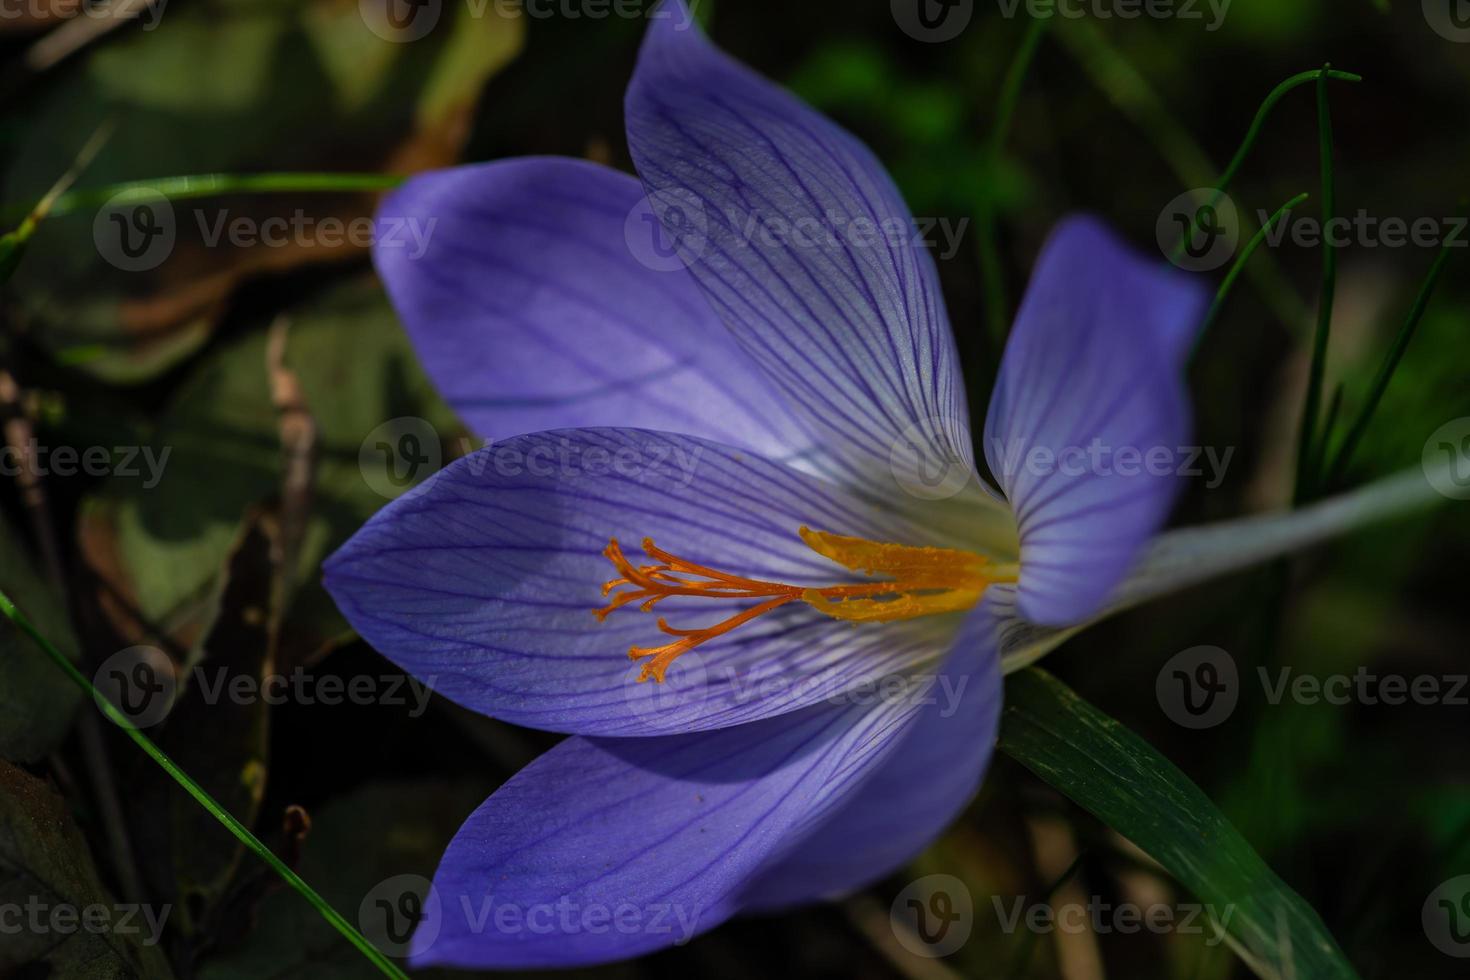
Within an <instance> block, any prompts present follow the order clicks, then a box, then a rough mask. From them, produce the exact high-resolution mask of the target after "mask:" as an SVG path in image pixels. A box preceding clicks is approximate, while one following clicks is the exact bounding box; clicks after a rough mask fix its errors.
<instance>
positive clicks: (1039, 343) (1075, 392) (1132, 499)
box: [985, 218, 1204, 626]
mask: <svg viewBox="0 0 1470 980" xmlns="http://www.w3.org/2000/svg"><path fill="white" fill-rule="evenodd" d="M1158 266H1159V263H1158V262H1156V261H1149V260H1145V259H1143V258H1141V257H1139V256H1136V255H1134V254H1133V253H1131V252H1130V251H1128V250H1127V248H1126V247H1125V246H1124V245H1123V244H1122V243H1120V242H1119V241H1118V240H1117V239H1116V238H1114V237H1113V236H1112V235H1111V234H1110V233H1109V232H1108V231H1107V230H1106V229H1105V228H1104V227H1103V226H1102V225H1101V224H1099V223H1098V222H1097V221H1094V220H1091V219H1087V218H1074V219H1071V220H1069V221H1067V222H1065V223H1064V224H1062V225H1061V226H1060V227H1059V228H1058V229H1057V230H1056V232H1055V233H1053V235H1052V238H1051V240H1050V241H1049V242H1048V243H1047V246H1046V248H1045V249H1044V250H1043V252H1042V255H1041V257H1040V259H1039V260H1038V262H1037V267H1036V271H1035V274H1034V275H1033V277H1032V280H1031V286H1030V288H1029V289H1028V290H1027V292H1026V296H1025V299H1024V300H1023V301H1022V304H1021V309H1020V312H1019V314H1018V315H1017V319H1016V324H1015V328H1014V330H1013V331H1012V334H1011V338H1010V342H1009V344H1008V345H1007V347H1006V352H1005V357H1004V359H1003V361H1002V363H1001V369H1000V377H999V381H998V383H997V385H996V388H995V391H994V393H993V395H992V397H991V401H990V412H989V415H988V417H987V418H986V421H985V454H986V459H987V460H988V461H989V463H990V467H991V470H992V472H994V473H995V475H996V477H997V479H998V480H999V481H1000V483H1001V486H1002V487H1003V488H1004V490H1005V494H1006V497H1007V498H1008V499H1009V500H1010V502H1011V506H1012V507H1013V508H1014V510H1015V512H1016V517H1017V521H1018V524H1019V527H1020V536H1021V578H1020V589H1019V604H1020V611H1021V614H1022V615H1023V616H1025V617H1026V618H1027V619H1029V620H1031V621H1033V622H1036V623H1040V624H1044V625H1050V626H1061V625H1069V624H1072V623H1077V622H1080V621H1082V620H1084V619H1086V618H1087V617H1088V616H1091V615H1092V614H1093V613H1095V612H1097V610H1098V609H1100V608H1101V607H1102V606H1103V604H1104V603H1105V602H1106V601H1107V599H1108V596H1109V595H1110V594H1111V593H1112V592H1113V590H1114V589H1115V588H1116V586H1117V585H1118V583H1119V581H1121V579H1122V578H1123V576H1124V575H1126V574H1127V572H1128V569H1129V568H1130V567H1131V566H1132V565H1133V563H1134V561H1135V560H1136V558H1137V556H1138V554H1139V551H1140V549H1142V548H1143V546H1144V545H1145V544H1146V543H1147V541H1148V540H1149V538H1150V537H1151V536H1152V535H1153V534H1154V533H1155V532H1156V531H1157V530H1158V529H1159V527H1160V526H1161V525H1162V524H1163V522H1164V520H1165V519H1166V518H1167V516H1168V512H1169V509H1170V507H1171V506H1172V504H1173V501H1174V497H1175V494H1176V493H1177V491H1178V489H1179V486H1180V483H1181V478H1180V476H1179V475H1178V471H1179V469H1180V468H1181V467H1182V464H1183V463H1184V461H1185V457H1184V455H1182V454H1183V453H1184V452H1185V450H1184V449H1183V447H1184V443H1185V442H1186V441H1187V439H1188V435H1189V432H1190V407H1189V400H1188V395H1187V392H1186V390H1185V387H1184V379H1183V375H1182V366H1181V361H1182V356H1183V351H1184V350H1185V349H1186V348H1187V343H1186V340H1187V338H1188V337H1189V334H1190V330H1191V329H1193V328H1194V327H1195V326H1196V325H1197V324H1198V322H1199V318H1200V314H1201V312H1202V309H1203V300H1204V293H1203V292H1202V290H1200V289H1199V288H1197V287H1196V286H1195V285H1194V284H1193V283H1192V282H1190V281H1189V280H1187V279H1186V278H1184V277H1183V276H1181V275H1180V274H1178V273H1175V272H1173V271H1164V270H1161V269H1160V268H1159V267H1158Z"/></svg>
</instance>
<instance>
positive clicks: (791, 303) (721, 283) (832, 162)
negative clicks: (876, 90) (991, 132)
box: [625, 0, 973, 496]
mask: <svg viewBox="0 0 1470 980" xmlns="http://www.w3.org/2000/svg"><path fill="white" fill-rule="evenodd" d="M659 13H660V14H661V15H663V16H656V17H655V18H654V19H653V21H652V23H651V24H650V27H649V31H648V35H647V38H646V40H645V41H644V45H643V50H642V53H641V55H640V58H639V61H638V68H637V70H636V72H635V73H634V76H633V81H632V84H631V85H630V86H629V88H628V93H627V97H626V100H625V109H626V118H627V129H628V143H629V147H630V149H631V151H632V154H633V159H634V162H635V164H636V166H637V169H638V173H639V175H640V176H641V177H642V178H643V181H644V183H645V184H646V185H647V187H648V188H649V199H650V201H651V202H652V203H653V205H654V207H655V210H657V211H659V213H660V215H661V216H663V215H665V214H671V215H674V216H675V217H676V218H677V220H676V221H673V222H668V224H669V225H670V229H669V230H670V233H671V234H678V235H680V236H681V238H682V243H683V251H682V254H683V256H684V257H685V259H686V261H687V262H688V263H689V265H690V270H691V271H692V272H693V274H694V278H695V280H696V281H697V282H698V283H699V285H700V286H701V287H703V289H704V291H705V294H706V295H707V296H708V297H709V300H710V303H711V305H712V306H713V307H714V308H715V310H716V312H718V313H719V314H720V316H721V317H723V318H724V320H725V322H726V323H727V324H728V325H729V327H730V329H731V330H732V331H733V332H734V333H735V335H736V337H737V338H738V339H739V340H740V342H741V343H742V344H743V345H744V346H745V348H746V349H747V350H748V351H749V352H750V353H751V354H752V355H753V356H754V357H755V359H756V360H757V361H758V362H759V364H760V365H761V366H762V367H763V368H765V369H766V371H767V372H769V374H770V377H771V378H772V380H773V381H774V382H775V384H776V385H777V386H778V387H779V388H780V389H781V390H782V391H783V392H785V393H786V395H787V396H788V398H789V399H790V401H791V402H792V403H793V404H795V405H797V406H798V407H799V408H800V409H801V410H802V411H803V413H804V414H805V415H806V416H807V418H808V419H809V420H810V423H811V425H812V426H813V427H814V429H815V431H816V432H817V433H818V435H819V438H820V441H821V442H822V443H823V444H825V445H830V446H833V447H835V448H836V451H837V452H838V453H839V454H840V455H841V456H842V457H843V460H844V462H845V463H846V465H847V466H848V467H849V469H850V470H851V471H853V472H854V473H856V474H858V475H859V477H860V478H861V479H863V480H865V481H866V482H867V483H868V485H869V486H872V487H875V488H877V489H878V490H879V492H882V493H884V494H885V495H887V496H892V495H893V493H894V490H895V486H894V482H895V478H894V476H893V475H892V472H891V470H892V468H893V465H894V456H895V453H899V454H903V453H906V452H909V451H910V447H911V446H913V447H917V449H915V450H914V451H915V452H920V453H922V454H923V455H925V456H927V457H928V458H927V459H926V460H924V461H922V462H921V463H920V464H917V465H922V466H925V467H940V468H953V472H955V473H957V474H959V477H960V483H959V485H960V486H963V485H964V481H966V480H968V479H969V477H970V475H971V473H972V472H973V471H972V468H971V466H970V463H971V462H972V457H971V449H970V444H969V436H968V434H967V430H966V428H965V427H966V424H967V416H966V408H965V396H964V386H963V383H962V380H961V377H960V372H959V369H958V367H957V358H956V355H955V349H954V340H953V337H952V336H951V334H950V328H949V322H948V318H947V316H946V313H945V309H944V303H943V299H942V297H941V295H940V290H939V286H938V279H937V275H936V272H935V267H934V262H933V259H932V258H931V257H930V255H929V253H928V252H927V250H926V249H925V247H924V246H923V245H922V244H921V239H922V236H921V235H920V234H919V233H917V232H916V230H915V225H914V221H913V218H912V217H911V216H910V214H909V211H908V208H907V206H906V205H905V204H904V202H903V199H902V198H901V197H900V196H899V193H898V190H897V189H896V188H895V187H894V185H893V182H892V180H891V179H890V178H889V177H888V174H887V173H886V172H885V171H884V170H883V167H882V166H881V165H880V164H879V163H878V161H877V160H876V159H875V158H874V156H873V155H872V153H871V152H870V151H869V150H868V149H867V148H866V147H864V146H863V145H862V144H861V143H859V142H858V141H857V140H856V139H854V138H853V137H852V136H851V135H850V134H848V133H846V132H845V131H843V130H842V129H840V128H839V127H838V126H836V125H834V124H833V123H832V122H831V121H829V120H827V119H825V118H823V117H822V116H821V115H820V114H818V113H816V112H814V111H813V110H811V109H810V108H809V107H807V106H805V105H803V104H802V103H801V102H800V101H798V100H797V99H796V98H795V97H793V96H792V95H791V94H790V93H788V92H786V91H785V90H783V89H781V88H780V87H778V86H776V85H774V84H772V83H770V82H768V81H766V80H765V79H763V78H760V77H759V76H757V75H756V74H754V73H753V72H751V71H750V70H749V69H747V68H746V67H744V66H743V65H741V64H740V63H739V62H737V61H735V60H733V59H732V58H730V57H728V56H727V55H725V54H723V53H722V52H720V51H718V50H717V49H715V48H714V47H713V46H712V45H711V44H710V43H709V42H708V40H707V39H706V38H705V37H704V36H703V34H702V33H701V32H700V31H699V29H698V28H697V27H694V26H690V25H689V22H688V18H687V16H684V15H685V14H687V10H686V9H685V7H684V5H683V3H682V2H679V0H668V2H666V3H665V4H663V5H662V6H661V7H660V8H659ZM675 226H677V227H675Z"/></svg>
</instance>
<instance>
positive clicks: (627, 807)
mask: <svg viewBox="0 0 1470 980" xmlns="http://www.w3.org/2000/svg"><path fill="white" fill-rule="evenodd" d="M916 713H917V709H916V707H915V706H914V704H913V703H912V701H911V700H910V701H907V702H905V701H891V702H887V703H883V704H879V705H875V706H871V707H868V706H856V705H846V706H840V707H833V706H828V705H819V706H816V707H813V708H809V709H807V710H805V711H800V712H794V713H791V714H787V715H783V716H781V717H778V718H770V719H766V720H764V721H760V722H755V723H752V724H749V725H742V726H739V727H738V728H729V729H723V730H720V731H713V732H700V733H695V734H690V735H670V736H664V737H661V738H644V739H592V738H584V737H580V736H577V737H573V738H569V739H567V740H566V741H564V742H562V743H561V744H559V745H558V746H557V747H556V748H554V749H552V750H551V751H550V752H548V753H546V754H545V755H543V756H542V757H541V758H539V759H537V760H536V761H535V762H533V763H532V764H531V765H530V766H528V767H527V768H525V769H524V770H522V771H521V772H520V773H518V774H517V775H516V776H515V777H514V778H512V779H511V780H510V781H509V782H508V783H506V784H505V785H504V786H502V787H501V788H500V789H499V790H497V791H496V792H495V794H494V795H493V796H491V797H490V798H489V799H488V800H486V801H485V803H484V804H483V805H482V806H481V807H480V808H479V809H478V810H476V811H475V812H474V814H473V815H471V816H470V818H469V819H468V820H467V821H466V822H465V824H464V826H463V827H461V828H460V830H459V833H458V834H457V835H456V836H455V838H454V841H453V842H452V843H451V844H450V845H449V849H448V851H446V853H445V855H444V859H443V861H442V862H441V864H440V866H439V871H438V872H437V874H436V875H435V878H434V897H435V898H436V899H437V902H436V903H434V904H435V905H436V907H437V908H439V909H440V910H442V914H441V915H440V917H438V918H435V919H429V920H425V922H424V924H422V925H421V926H420V929H419V932H418V933H417V934H416V936H415V939H414V948H413V951H412V954H411V961H412V962H413V964H414V965H415V966H429V965H452V966H457V967H479V968H489V967H499V968H511V967H551V966H576V965H584V964H591V963H601V962H606V961H609V960H615V959H622V958H626V957H630V956H636V955H638V954H640V953H644V952H647V951H649V950H652V949H657V948H660V947H663V946H668V945H671V944H674V943H682V942H684V941H686V940H688V939H689V938H690V937H691V936H692V935H694V934H696V933H699V932H703V931H705V930H707V929H710V928H712V927H714V926H716V925H718V924H719V923H720V922H722V921H723V920H725V919H727V918H729V917H730V916H731V915H732V914H734V913H735V912H737V911H739V909H740V903H741V887H742V885H744V884H745V882H746V881H747V880H748V879H749V877H750V876H751V875H752V874H753V873H755V872H756V871H757V870H758V869H759V868H760V867H761V866H762V865H763V864H764V863H765V862H766V861H767V860H768V859H769V858H770V857H771V856H772V855H773V854H776V853H779V852H781V851H782V850H783V848H784V847H785V846H786V845H787V843H788V842H789V841H790V840H793V839H797V838H800V837H801V836H802V835H804V834H805V833H806V832H807V831H808V830H809V829H810V827H811V826H812V825H813V823H814V822H817V821H820V820H821V819H822V818H823V817H824V816H825V815H826V814H827V813H828V812H830V811H831V810H832V808H834V807H836V806H840V805H841V804H842V803H843V801H844V800H847V799H850V798H851V797H852V796H853V794H854V793H856V792H858V791H859V789H860V787H861V786H862V785H863V782H864V780H865V779H866V778H867V777H868V776H869V775H870V774H871V773H872V771H873V770H874V767H875V766H878V765H880V764H881V763H882V762H883V761H884V760H885V759H887V758H889V757H890V755H891V753H892V751H893V749H894V747H895V746H896V745H897V743H898V742H899V741H900V740H901V739H902V736H903V733H904V732H905V731H906V730H907V727H908V725H909V724H910V723H911V721H912V719H913V718H914V716H915V714H916ZM507 909H508V910H510V911H506V910H507ZM497 915H498V916H499V918H497Z"/></svg>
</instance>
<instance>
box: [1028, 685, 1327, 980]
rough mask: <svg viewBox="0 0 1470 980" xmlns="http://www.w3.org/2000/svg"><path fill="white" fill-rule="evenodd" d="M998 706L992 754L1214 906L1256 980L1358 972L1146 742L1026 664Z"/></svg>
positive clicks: (1304, 907)
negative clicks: (1075, 807) (1056, 793)
mask: <svg viewBox="0 0 1470 980" xmlns="http://www.w3.org/2000/svg"><path fill="white" fill-rule="evenodd" d="M1005 699H1006V707H1005V714H1004V715H1003V717H1002V722H1001V731H1000V748H1001V751H1003V752H1005V753H1006V754H1007V755H1009V756H1010V757H1011V758H1013V759H1015V760H1016V761H1017V762H1019V763H1021V765H1023V766H1025V767H1026V768H1027V769H1030V770H1031V771H1032V772H1034V773H1035V774H1036V775H1037V776H1039V777H1041V779H1043V780H1045V781H1046V782H1047V783H1048V784H1050V785H1051V786H1053V787H1054V788H1056V789H1057V790H1059V791H1060V792H1061V793H1063V794H1065V795H1066V796H1067V797H1069V798H1070V799H1072V800H1073V801H1074V802H1076V803H1077V804H1078V805H1079V806H1081V807H1082V808H1083V809H1085V810H1087V811H1088V812H1089V813H1091V814H1092V815H1093V816H1095V817H1097V818H1098V819H1099V820H1101V821H1102V822H1103V823H1104V824H1106V825H1107V826H1108V827H1111V828H1112V829H1113V830H1115V831H1117V832H1118V833H1120V834H1122V835H1123V836H1124V837H1126V838H1127V839H1128V840H1130V841H1131V842H1133V843H1134V844H1135V845H1137V846H1138V847H1139V848H1140V849H1142V850H1143V851H1144V853H1146V854H1148V855H1149V856H1150V857H1152V858H1153V859H1154V860H1156V861H1158V862H1159V864H1161V865H1162V866H1163V867H1164V869H1165V870H1167V871H1168V872H1169V873H1170V874H1172V875H1173V876H1174V877H1175V878H1177V879H1178V880H1179V882H1180V883H1181V884H1183V885H1184V886H1185V887H1186V888H1188V889H1189V890H1190V891H1191V892H1193V893H1194V895H1195V896H1196V897H1197V898H1198V899H1200V900H1201V901H1202V902H1203V903H1205V904H1207V905H1209V906H1212V907H1213V908H1214V909H1215V911H1216V915H1217V920H1216V921H1217V923H1218V925H1219V927H1220V928H1221V929H1223V931H1224V940H1225V942H1226V943H1228V944H1229V945H1230V947H1231V948H1232V949H1233V950H1234V951H1235V952H1236V953H1237V954H1238V955H1239V956H1240V958H1241V960H1242V961H1243V962H1244V963H1245V964H1246V966H1248V967H1249V968H1250V969H1251V971H1252V972H1254V973H1255V974H1256V975H1257V976H1260V977H1266V978H1271V980H1277V978H1281V977H1297V978H1301V980H1306V978H1309V977H1310V978H1313V980H1353V978H1355V977H1356V974H1355V973H1354V972H1353V968H1352V966H1351V965H1350V964H1349V963H1348V961H1347V958H1346V957H1345V956H1344V955H1343V953H1342V950H1341V949H1339V948H1338V946H1337V943H1336V942H1335V941H1334V940H1333V938H1332V936H1331V935H1330V934H1329V933H1328V932H1327V929H1326V927H1325V926H1324V925H1323V924H1322V920H1321V919H1320V918H1319V917H1318V915H1317V913H1316V912H1314V911H1313V910H1312V908H1311V906H1309V905H1308V904H1307V903H1306V902H1305V901H1303V900H1302V898H1301V896H1299V895H1297V894H1296V893H1295V892H1294V891H1292V890H1291V889H1290V888H1289V887H1287V885H1286V884H1285V883H1284V882H1283V881H1282V880H1281V879H1280V878H1278V877H1277V876H1276V875H1275V873H1273V872H1272V871H1271V869H1270V868H1269V867H1268V866H1267V865H1266V863H1265V862H1264V861H1263V860H1261V858H1260V856H1259V855H1258V854H1256V852H1255V850H1254V849H1252V848H1251V846H1250V844H1249V843H1248V842H1247V841H1246V840H1245V838H1244V837H1242V836H1241V834H1240V832H1239V831H1238V830H1236V829H1235V827H1234V826H1232V825H1231V824H1230V822H1229V821H1228V820H1226V819H1225V816H1224V814H1222V813H1221V812H1220V810H1219V809H1218V808H1217V807H1216V806H1215V805H1214V804H1213V803H1212V802H1210V799H1209V797H1207V796H1205V794H1204V793H1203V792H1202V791H1201V790H1200V789H1199V787H1197V786H1195V785H1194V783H1192V782H1191V781H1190V780H1189V778H1188V777H1187V776H1185V775H1184V774H1183V773H1182V772H1180V771H1179V770H1178V769H1177V768H1175V767H1174V765H1173V764H1172V763H1170V762H1169V761H1168V760H1167V759H1165V758H1164V757H1163V756H1162V755H1160V754H1159V753H1158V752H1157V751H1155V750H1154V749H1153V748H1152V747H1151V746H1150V745H1149V744H1148V743H1147V742H1144V741H1143V740H1142V739H1140V738H1139V737H1138V736H1136V735H1134V734H1133V733H1132V732H1130V731H1128V730H1127V729H1126V728H1124V727H1123V726H1122V725H1120V724H1118V722H1117V721H1115V720H1113V719H1112V718H1110V717H1108V716H1107V715H1105V714H1103V713H1102V712H1100V711H1098V710H1097V709H1096V708H1094V707H1093V706H1092V705H1090V704H1088V703H1087V702H1086V701H1083V700H1082V699H1081V698H1080V697H1078V696H1077V695H1076V693H1074V692H1073V691H1072V690H1070V689H1069V688H1068V687H1067V686H1066V685H1064V684H1063V683H1061V682H1060V681H1058V680H1057V679H1056V678H1054V677H1052V676H1051V675H1050V674H1048V673H1046V672H1045V671H1042V670H1039V669H1037V668H1035V667H1032V668H1029V669H1027V670H1024V671H1022V672H1021V673H1018V674H1015V675H1013V676H1011V677H1009V678H1007V680H1006V690H1005ZM1227 910H1228V911H1229V916H1228V919H1227V918H1225V912H1226V911H1227ZM1203 927H1204V928H1205V929H1206V930H1207V933H1208V934H1209V935H1213V930H1211V927H1210V926H1209V925H1204V926H1203Z"/></svg>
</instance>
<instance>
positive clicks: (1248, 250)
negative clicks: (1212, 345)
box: [1194, 191, 1309, 349]
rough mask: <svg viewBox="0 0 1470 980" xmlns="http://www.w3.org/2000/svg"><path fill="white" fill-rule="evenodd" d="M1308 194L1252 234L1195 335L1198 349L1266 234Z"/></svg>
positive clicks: (1301, 194) (1277, 213)
mask: <svg viewBox="0 0 1470 980" xmlns="http://www.w3.org/2000/svg"><path fill="white" fill-rule="evenodd" d="M1308 196H1309V195H1308V194H1307V193H1306V192H1305V191H1303V192H1302V193H1300V194H1298V195H1297V196H1296V197H1294V198H1292V199H1291V200H1289V201H1287V202H1286V203H1285V204H1283V205H1281V207H1279V208H1277V209H1276V213H1275V214H1273V215H1271V217H1270V218H1268V219H1267V220H1266V223H1265V224H1263V225H1261V228H1260V230H1259V231H1257V232H1256V233H1255V234H1254V235H1253V236H1251V240H1250V242H1249V243H1248V244H1247V245H1246V246H1245V248H1243V249H1241V252H1240V255H1239V256H1238V257H1237V258H1236V260H1235V264H1234V265H1232V266H1231V267H1230V271H1229V272H1228V273H1227V274H1226V276H1225V279H1224V281H1223V282H1221V283H1220V288H1219V289H1218V290H1216V291H1215V298H1214V300H1213V301H1212V302H1211V303H1210V309H1209V312H1207V313H1206V314H1205V319H1204V323H1202V324H1200V328H1199V333H1198V335H1197V336H1196V337H1195V341H1194V343H1195V348H1196V349H1198V347H1199V343H1200V341H1202V340H1203V339H1204V337H1205V334H1206V333H1208V332H1209V329H1210V325H1211V324H1213V323H1214V322H1215V319H1216V317H1218V316H1219V315H1220V310H1221V309H1223V308H1224V306H1225V301H1226V300H1227V299H1229V297H1230V293H1231V291H1232V290H1233V289H1234V288H1235V281H1236V280H1237V279H1239V278H1240V274H1241V273H1242V272H1243V271H1245V266H1246V263H1247V262H1249V261H1250V260H1251V256H1252V255H1254V254H1255V253H1256V249H1258V248H1260V247H1261V243H1262V242H1264V241H1265V240H1266V236H1267V235H1269V234H1271V229H1273V228H1275V227H1276V226H1277V225H1278V224H1280V223H1281V219H1282V218H1284V217H1286V215H1287V214H1289V213H1290V212H1291V209H1292V208H1294V207H1296V206H1297V205H1298V204H1300V203H1302V202H1303V201H1305V200H1306V199H1307V197H1308Z"/></svg>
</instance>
